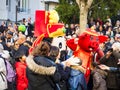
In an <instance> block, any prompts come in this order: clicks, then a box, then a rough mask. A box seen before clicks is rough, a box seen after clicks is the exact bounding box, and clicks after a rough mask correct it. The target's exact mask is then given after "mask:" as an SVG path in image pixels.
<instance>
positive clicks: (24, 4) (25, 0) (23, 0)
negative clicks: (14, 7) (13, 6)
mask: <svg viewBox="0 0 120 90" xmlns="http://www.w3.org/2000/svg"><path fill="white" fill-rule="evenodd" d="M28 11H29V0H19V1H18V12H28Z"/></svg>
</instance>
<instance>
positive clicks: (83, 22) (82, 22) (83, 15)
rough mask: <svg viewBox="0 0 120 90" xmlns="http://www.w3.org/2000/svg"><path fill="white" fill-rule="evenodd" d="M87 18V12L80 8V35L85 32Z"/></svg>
mask: <svg viewBox="0 0 120 90" xmlns="http://www.w3.org/2000/svg"><path fill="white" fill-rule="evenodd" d="M87 16H88V10H87V9H86V8H85V7H82V3H81V8H80V33H82V32H84V31H85V30H86V26H87Z"/></svg>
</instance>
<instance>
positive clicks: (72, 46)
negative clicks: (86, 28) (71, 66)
mask: <svg viewBox="0 0 120 90" xmlns="http://www.w3.org/2000/svg"><path fill="white" fill-rule="evenodd" d="M66 44H67V46H68V47H69V48H70V49H71V50H73V51H75V50H76V49H77V44H75V43H74V39H70V40H67V41H66Z"/></svg>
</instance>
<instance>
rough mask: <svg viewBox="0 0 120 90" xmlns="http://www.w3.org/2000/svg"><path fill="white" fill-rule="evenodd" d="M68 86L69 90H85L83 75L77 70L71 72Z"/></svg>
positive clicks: (85, 84)
mask: <svg viewBox="0 0 120 90" xmlns="http://www.w3.org/2000/svg"><path fill="white" fill-rule="evenodd" d="M69 85H70V89H69V90H87V83H86V81H85V77H84V74H83V73H82V72H80V71H78V70H74V69H72V70H71V73H70V78H69Z"/></svg>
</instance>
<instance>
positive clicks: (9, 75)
mask: <svg viewBox="0 0 120 90" xmlns="http://www.w3.org/2000/svg"><path fill="white" fill-rule="evenodd" d="M0 58H2V59H3V60H4V63H5V66H6V72H7V74H6V78H7V81H8V82H13V81H15V79H16V72H15V70H14V68H13V67H12V65H11V63H10V62H9V61H8V60H6V59H5V58H3V57H2V56H1V55H0Z"/></svg>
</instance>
